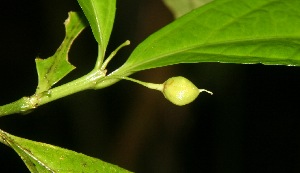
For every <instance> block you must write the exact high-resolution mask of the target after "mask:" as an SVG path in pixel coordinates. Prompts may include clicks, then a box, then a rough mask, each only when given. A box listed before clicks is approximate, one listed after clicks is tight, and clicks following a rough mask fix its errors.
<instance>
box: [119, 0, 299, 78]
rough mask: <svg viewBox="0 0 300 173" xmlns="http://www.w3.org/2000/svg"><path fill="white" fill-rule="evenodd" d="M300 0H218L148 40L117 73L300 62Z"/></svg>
mask: <svg viewBox="0 0 300 173" xmlns="http://www.w3.org/2000/svg"><path fill="white" fill-rule="evenodd" d="M299 7H300V1H299V0H285V1H278V0H263V1H262V0H216V1H213V2H211V3H209V4H207V5H204V6H202V7H200V8H198V9H196V10H194V11H192V12H190V13H189V14H187V15H185V16H183V17H181V18H179V19H177V20H176V21H174V22H173V23H171V24H169V25H168V26H166V27H165V28H163V29H161V30H159V31H158V32H156V33H154V34H153V35H151V36H150V37H148V38H147V39H146V40H145V41H144V42H142V43H141V44H140V45H139V46H138V47H137V48H136V49H135V50H134V51H133V53H132V54H131V55H130V57H129V59H128V60H127V61H126V62H125V64H124V65H123V66H122V67H121V68H120V69H118V70H117V71H116V72H114V74H115V75H128V74H131V73H134V72H136V71H140V70H145V69H150V68H155V67H161V66H166V65H171V64H178V63H198V62H223V63H262V64H271V65H292V66H299V65H300V53H299V52H300V8H299Z"/></svg>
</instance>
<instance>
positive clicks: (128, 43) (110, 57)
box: [101, 40, 130, 70]
mask: <svg viewBox="0 0 300 173" xmlns="http://www.w3.org/2000/svg"><path fill="white" fill-rule="evenodd" d="M128 45H130V41H129V40H126V41H125V42H124V43H122V44H121V45H120V46H119V47H117V49H116V50H114V51H113V52H111V54H110V55H109V57H108V58H107V59H106V60H105V61H104V63H103V64H102V66H101V70H105V69H106V66H107V65H108V63H109V62H110V60H112V58H113V57H114V56H115V55H116V54H117V52H118V51H119V50H120V49H121V48H122V47H124V46H128Z"/></svg>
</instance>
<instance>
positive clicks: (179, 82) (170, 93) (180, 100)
mask: <svg viewBox="0 0 300 173" xmlns="http://www.w3.org/2000/svg"><path fill="white" fill-rule="evenodd" d="M121 78H122V79H126V80H129V81H132V82H136V83H138V84H141V85H143V86H145V87H147V88H150V89H154V90H158V91H161V92H162V93H163V94H164V96H165V98H166V99H168V100H169V101H170V102H172V103H174V104H175V105H178V106H183V105H186V104H189V103H191V102H192V101H194V100H195V99H196V98H197V97H198V95H199V94H200V93H201V92H202V91H205V92H207V93H209V94H213V93H212V92H210V91H207V90H205V89H198V88H197V87H196V86H195V85H194V84H193V83H192V82H191V81H189V80H188V79H186V78H184V77H182V76H177V77H172V78H169V79H168V80H167V81H165V82H164V83H163V84H155V83H148V82H142V81H139V80H136V79H132V78H129V77H121Z"/></svg>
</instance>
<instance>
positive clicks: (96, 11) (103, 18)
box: [78, 0, 116, 51]
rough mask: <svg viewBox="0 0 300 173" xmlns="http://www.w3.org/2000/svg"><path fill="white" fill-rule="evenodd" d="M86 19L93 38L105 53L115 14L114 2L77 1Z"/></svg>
mask: <svg viewBox="0 0 300 173" xmlns="http://www.w3.org/2000/svg"><path fill="white" fill-rule="evenodd" d="M78 3H79V5H80V6H81V8H82V10H83V12H84V14H85V16H86V17H87V19H88V21H89V23H90V25H91V28H92V31H93V34H94V37H95V39H96V41H97V42H98V44H99V45H100V46H101V48H102V50H103V51H105V50H106V47H107V44H108V41H109V38H110V34H111V31H112V28H113V23H114V19H115V13H116V0H78Z"/></svg>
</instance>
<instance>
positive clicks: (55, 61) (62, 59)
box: [35, 12, 87, 93]
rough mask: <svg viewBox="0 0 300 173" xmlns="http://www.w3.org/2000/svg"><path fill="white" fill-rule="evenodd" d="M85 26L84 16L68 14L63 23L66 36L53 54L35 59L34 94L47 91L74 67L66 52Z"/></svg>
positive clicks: (73, 13)
mask: <svg viewBox="0 0 300 173" xmlns="http://www.w3.org/2000/svg"><path fill="white" fill-rule="evenodd" d="M86 26H87V22H86V21H85V18H84V16H82V15H81V14H79V13H75V12H70V13H69V17H68V19H67V20H66V21H65V28H66V36H65V38H64V40H63V42H62V44H61V45H60V47H59V48H58V49H57V51H56V52H55V54H54V55H53V56H51V57H49V58H47V59H40V58H36V60H35V62H36V68H37V72H38V80H39V83H38V87H37V91H36V93H41V92H44V91H47V90H49V89H50V88H51V86H52V85H54V84H55V83H57V82H58V81H59V80H61V79H62V78H63V77H65V76H66V75H67V74H68V73H70V72H71V71H72V70H73V69H74V68H75V67H74V66H73V65H72V64H70V63H69V61H68V52H69V50H70V48H71V45H72V43H73V42H74V40H75V39H76V37H77V36H78V35H79V33H80V32H81V31H82V30H83V29H84V28H85V27H86Z"/></svg>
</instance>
